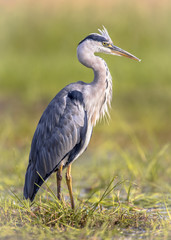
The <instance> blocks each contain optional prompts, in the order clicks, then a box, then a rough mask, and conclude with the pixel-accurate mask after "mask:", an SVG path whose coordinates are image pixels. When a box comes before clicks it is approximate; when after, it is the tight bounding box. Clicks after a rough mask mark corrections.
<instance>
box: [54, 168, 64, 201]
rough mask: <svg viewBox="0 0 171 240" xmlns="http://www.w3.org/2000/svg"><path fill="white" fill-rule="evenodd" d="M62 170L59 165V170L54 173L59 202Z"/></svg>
mask: <svg viewBox="0 0 171 240" xmlns="http://www.w3.org/2000/svg"><path fill="white" fill-rule="evenodd" d="M62 168H63V165H62V164H61V165H60V167H59V169H58V170H57V173H56V180H57V198H58V199H59V200H61V181H62Z"/></svg>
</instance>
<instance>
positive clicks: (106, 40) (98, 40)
mask: <svg viewBox="0 0 171 240" xmlns="http://www.w3.org/2000/svg"><path fill="white" fill-rule="evenodd" d="M99 32H100V34H98V33H92V34H90V35H88V36H87V37H86V38H84V39H83V40H82V41H81V42H80V43H79V44H78V49H79V48H80V49H79V50H81V49H84V51H85V48H86V49H87V50H89V51H91V52H93V53H95V52H101V53H107V54H112V55H117V56H124V57H128V58H131V59H134V60H136V61H141V60H140V59H139V58H137V57H135V56H134V55H132V54H131V53H129V52H127V51H125V50H123V49H121V48H119V47H117V46H115V45H114V44H113V42H112V40H111V38H110V36H109V34H108V31H107V29H106V28H105V27H103V29H102V30H100V29H99Z"/></svg>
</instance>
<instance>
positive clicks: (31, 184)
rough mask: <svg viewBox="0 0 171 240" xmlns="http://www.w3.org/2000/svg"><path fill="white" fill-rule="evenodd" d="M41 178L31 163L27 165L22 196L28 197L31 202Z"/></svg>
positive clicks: (41, 182) (41, 181)
mask: <svg viewBox="0 0 171 240" xmlns="http://www.w3.org/2000/svg"><path fill="white" fill-rule="evenodd" d="M43 182H44V181H43V180H42V178H41V177H40V176H39V174H38V173H37V171H36V169H35V168H34V167H32V165H31V164H29V165H28V168H27V171H26V176H25V185H24V198H25V199H28V198H29V199H30V201H31V202H32V201H33V200H34V198H35V195H36V193H37V191H38V190H39V187H40V186H41V185H42V184H43Z"/></svg>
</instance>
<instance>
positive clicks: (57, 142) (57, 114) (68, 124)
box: [24, 89, 87, 200]
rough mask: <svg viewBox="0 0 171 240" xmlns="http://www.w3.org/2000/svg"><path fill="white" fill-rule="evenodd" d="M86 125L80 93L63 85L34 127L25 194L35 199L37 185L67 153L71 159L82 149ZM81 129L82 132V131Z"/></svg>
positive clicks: (26, 196) (54, 168)
mask: <svg viewBox="0 0 171 240" xmlns="http://www.w3.org/2000/svg"><path fill="white" fill-rule="evenodd" d="M86 129H87V115H86V111H85V109H84V101H83V95H82V93H81V92H79V91H75V90H74V91H68V92H67V91H66V90H65V89H63V90H62V91H61V92H59V94H57V95H56V97H55V98H54V99H53V100H52V102H51V103H50V104H49V105H48V107H47V109H46V110H45V112H44V113H43V115H42V117H41V119H40V121H39V124H38V126H37V129H36V131H35V134H34V137H33V140H32V145H31V151H30V156H29V166H28V168H27V172H26V178H25V187H24V196H25V198H26V199H27V198H30V199H31V200H33V199H34V196H35V194H36V192H37V191H38V189H39V188H38V187H37V186H36V185H35V183H37V184H38V183H39V184H42V183H43V181H42V180H41V178H40V177H39V176H38V174H37V172H38V173H39V174H40V175H41V176H42V177H43V179H44V180H46V178H47V177H48V176H49V175H50V174H51V173H52V172H53V171H54V170H56V168H57V167H58V165H59V163H60V162H61V161H62V160H63V158H65V157H66V156H67V155H68V157H69V161H72V160H74V158H75V157H76V155H77V154H78V152H79V151H80V150H81V147H82V144H83V142H84V138H85V136H86ZM83 131H84V134H83Z"/></svg>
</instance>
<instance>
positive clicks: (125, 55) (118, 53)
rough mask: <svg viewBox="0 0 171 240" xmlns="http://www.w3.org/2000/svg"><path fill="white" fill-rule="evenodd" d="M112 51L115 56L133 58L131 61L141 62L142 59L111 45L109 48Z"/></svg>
mask: <svg viewBox="0 0 171 240" xmlns="http://www.w3.org/2000/svg"><path fill="white" fill-rule="evenodd" d="M109 48H110V50H111V53H113V54H115V55H118V56H124V57H127V58H131V59H134V60H136V61H138V62H141V59H139V58H137V57H135V56H134V55H132V54H131V53H129V52H127V51H125V50H123V49H121V48H119V47H116V46H114V45H110V46H109Z"/></svg>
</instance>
